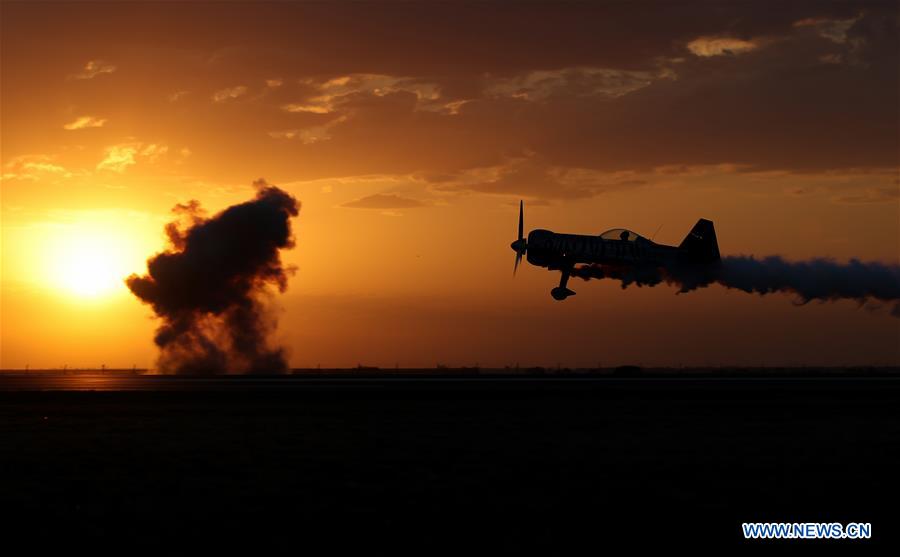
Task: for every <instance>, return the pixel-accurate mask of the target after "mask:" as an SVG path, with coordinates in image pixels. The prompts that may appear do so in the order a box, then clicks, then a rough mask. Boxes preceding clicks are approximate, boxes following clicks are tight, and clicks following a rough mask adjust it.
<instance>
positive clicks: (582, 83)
mask: <svg viewBox="0 0 900 557" xmlns="http://www.w3.org/2000/svg"><path fill="white" fill-rule="evenodd" d="M658 77H659V76H658V75H656V74H654V73H653V72H649V71H628V70H615V69H609V68H578V67H574V68H564V69H560V70H552V71H534V72H528V73H525V74H521V75H517V76H514V77H509V78H491V79H489V80H488V84H487V86H486V87H485V91H484V92H485V95H486V96H488V97H510V98H514V99H522V100H529V101H539V100H544V99H547V98H549V97H552V96H556V95H560V96H580V97H592V96H599V97H606V98H611V99H612V98H616V97H621V96H622V95H627V94H628V93H631V92H632V91H637V90H638V89H642V88H644V87H647V86H648V85H650V84H651V83H652V82H653V81H654V79H657V78H658Z"/></svg>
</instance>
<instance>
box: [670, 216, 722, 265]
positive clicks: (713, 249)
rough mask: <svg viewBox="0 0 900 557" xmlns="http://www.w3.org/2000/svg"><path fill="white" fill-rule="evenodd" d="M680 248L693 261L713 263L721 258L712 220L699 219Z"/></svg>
mask: <svg viewBox="0 0 900 557" xmlns="http://www.w3.org/2000/svg"><path fill="white" fill-rule="evenodd" d="M678 250H679V251H680V252H682V254H683V255H684V256H685V257H686V258H687V259H688V260H689V261H691V262H693V263H713V262H715V261H718V260H719V259H721V256H720V255H719V242H718V241H717V240H716V229H715V227H713V223H712V221H710V220H706V219H700V220H698V221H697V224H695V225H694V228H692V229H691V231H690V232H689V233H688V235H687V236H685V238H684V240H683V241H682V242H681V245H679V246H678Z"/></svg>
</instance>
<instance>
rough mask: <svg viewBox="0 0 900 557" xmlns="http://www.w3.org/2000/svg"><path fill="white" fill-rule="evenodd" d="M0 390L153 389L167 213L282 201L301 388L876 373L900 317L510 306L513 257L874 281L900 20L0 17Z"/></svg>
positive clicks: (602, 7) (610, 5) (195, 5)
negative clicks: (641, 369)
mask: <svg viewBox="0 0 900 557" xmlns="http://www.w3.org/2000/svg"><path fill="white" fill-rule="evenodd" d="M0 24H2V38H0V64H2V65H0V71H2V74H0V77H2V80H0V93H2V97H0V149H2V167H0V172H2V181H0V188H2V212H0V218H2V273H0V293H2V298H0V326H2V330H0V367H2V368H22V367H25V366H26V365H28V366H30V367H31V368H39V367H62V366H63V365H68V366H69V367H76V366H90V367H99V366H100V365H102V364H105V365H106V366H108V367H131V366H132V365H137V366H138V367H153V366H154V362H155V359H156V348H155V346H154V345H153V331H154V329H155V327H156V324H157V323H156V321H155V320H154V319H153V314H152V312H151V311H150V309H149V308H148V307H147V306H145V305H142V304H141V302H140V301H139V300H138V299H137V298H135V297H134V296H132V295H131V293H130V292H129V291H128V290H127V288H126V287H125V285H124V282H123V279H124V278H125V277H126V276H128V275H129V274H131V273H142V272H145V271H146V260H147V258H148V257H150V256H152V255H153V254H154V253H156V252H158V251H160V250H161V249H163V248H165V247H166V244H165V235H164V232H163V227H164V226H165V224H166V223H167V222H169V221H171V220H172V219H173V215H172V213H171V209H172V207H173V206H174V205H175V204H176V203H184V202H187V201H189V200H191V199H196V200H198V201H199V202H200V203H201V205H202V206H203V207H204V208H205V209H206V210H207V212H208V213H209V214H210V215H211V214H214V213H215V212H217V211H219V210H222V209H224V208H225V207H227V206H229V205H231V204H234V203H237V202H241V201H244V200H246V199H249V198H251V197H252V196H253V194H254V189H253V186H252V183H253V182H254V181H255V180H257V179H259V178H264V179H265V180H266V181H267V182H269V183H271V184H275V185H277V186H278V187H280V188H282V189H284V190H286V191H288V192H290V193H291V194H292V195H294V196H295V197H296V198H297V199H298V200H299V201H300V202H301V203H302V209H301V211H300V215H299V217H298V218H297V219H296V220H295V221H294V232H295V236H296V246H295V248H294V249H293V250H291V251H289V252H285V253H284V254H283V258H284V260H285V262H286V263H287V264H289V265H294V266H296V268H297V271H296V273H295V274H294V276H293V277H292V278H291V280H290V283H289V287H288V290H287V291H286V292H285V293H284V294H281V295H273V297H272V300H271V304H272V305H273V307H274V311H275V312H276V314H277V316H278V319H279V326H278V330H277V332H276V334H275V339H276V340H277V341H278V342H280V343H282V344H283V345H284V346H286V347H287V349H288V353H289V357H290V358H289V359H290V363H291V365H293V366H295V367H301V366H303V367H315V366H316V365H321V366H322V367H326V366H327V367H331V366H338V367H345V366H355V365H357V364H364V365H379V366H384V367H393V366H395V365H398V366H400V367H411V366H433V365H435V364H437V363H442V364H446V365H474V364H476V363H477V364H479V365H481V366H504V365H515V364H516V363H519V364H521V365H523V366H526V365H545V366H556V365H557V364H560V365H563V366H596V365H598V364H600V365H604V366H611V365H619V364H642V365H673V366H677V365H718V364H737V365H782V364H786V365H822V364H832V365H844V364H853V365H871V364H878V365H900V320H898V319H897V318H896V317H891V315H890V312H889V311H887V310H886V309H885V308H881V309H878V308H874V309H873V308H861V307H859V305H858V304H857V303H856V302H854V301H838V302H828V303H818V302H813V303H810V304H808V305H805V306H802V307H797V306H796V305H795V304H794V303H793V302H794V301H795V300H794V299H793V298H792V297H791V296H789V295H783V294H774V295H769V296H765V297H760V296H756V295H749V294H745V293H742V292H738V291H734V290H726V289H724V288H722V287H720V286H715V285H713V286H710V287H709V288H705V289H701V290H698V291H695V292H691V293H687V294H676V290H675V289H674V288H673V287H670V286H666V285H660V286H657V287H655V288H646V287H644V288H637V287H630V288H628V289H625V290H622V289H621V287H620V285H619V284H618V283H614V282H612V281H591V282H582V281H581V280H578V279H573V280H572V281H571V283H570V287H571V288H573V290H575V291H576V292H577V293H578V295H577V296H575V297H572V298H570V299H569V300H567V301H565V302H563V303H560V302H556V301H554V300H552V299H551V297H550V295H549V291H550V288H552V287H553V286H555V285H556V284H557V283H558V280H559V276H558V273H551V272H548V271H546V270H545V269H541V268H537V267H533V266H530V265H525V266H524V267H523V268H520V269H519V271H518V274H517V276H516V277H515V279H513V275H512V269H513V260H514V253H513V252H512V251H511V250H510V248H509V243H510V242H511V241H513V240H514V239H515V236H516V219H517V211H518V207H517V206H518V202H519V199H524V201H525V228H526V232H527V230H531V229H532V228H547V229H551V230H555V231H560V232H571V233H580V234H599V233H600V232H602V231H604V230H607V229H609V228H614V227H626V228H630V229H633V230H635V231H636V232H638V233H641V234H644V235H646V236H648V237H650V236H653V235H654V234H655V238H654V239H655V240H656V241H658V242H661V243H666V244H678V243H679V242H680V241H681V239H682V238H683V237H684V236H685V234H686V233H687V232H688V230H690V228H691V226H693V224H694V223H695V222H696V221H697V219H698V218H701V217H704V218H708V219H710V220H713V221H714V222H715V225H716V231H717V234H718V240H719V247H720V249H721V252H722V254H723V255H737V254H745V255H756V256H766V255H781V256H783V257H785V258H787V259H790V260H803V259H809V258H813V257H828V258H832V259H834V260H836V261H842V262H843V261H847V260H849V259H851V258H857V259H862V260H864V261H881V262H885V263H889V264H897V263H898V258H900V256H898V254H900V190H898V187H900V186H898V170H900V162H898V156H900V139H898V130H900V124H898V122H900V113H898V91H900V85H898V67H900V59H898V58H900V54H898V53H900V45H898V8H897V4H896V2H873V3H865V2H847V3H843V2H764V1H760V2H749V1H748V2H658V3H649V2H627V3H626V2H606V3H600V2H596V3H590V4H580V3H559V2H557V3H523V4H512V3H509V2H496V3H490V2H478V3H467V2H449V3H431V2H419V3H405V2H404V3H400V2H387V3H375V2H371V3H369V2H365V3H349V2H323V3H314V4H303V3H286V2H192V3H173V2H118V3H104V2H90V3H87V2H63V3H59V4H54V3H48V2H21V3H20V2H6V1H4V2H3V3H2V22H0Z"/></svg>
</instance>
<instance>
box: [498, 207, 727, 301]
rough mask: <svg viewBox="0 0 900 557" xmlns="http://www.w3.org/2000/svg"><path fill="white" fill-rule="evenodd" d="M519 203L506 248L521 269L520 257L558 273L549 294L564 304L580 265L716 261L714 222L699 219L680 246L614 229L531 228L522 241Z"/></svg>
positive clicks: (622, 265)
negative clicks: (515, 229)
mask: <svg viewBox="0 0 900 557" xmlns="http://www.w3.org/2000/svg"><path fill="white" fill-rule="evenodd" d="M523 212H524V208H523V203H522V202H521V201H519V239H518V240H516V241H515V242H513V243H512V244H510V245H509V246H510V247H511V248H512V249H513V251H515V252H516V265H515V267H513V274H515V273H516V270H518V268H519V262H520V261H521V260H522V255H523V254H526V253H527V254H528V262H529V263H531V264H532V265H536V266H538V267H547V268H548V269H550V270H551V271H561V272H562V277H561V278H560V280H559V286H557V287H556V288H554V289H553V290H551V291H550V295H551V296H553V298H554V299H555V300H565V299H566V298H568V297H569V296H572V295H574V294H575V292H573V291H571V290H569V289H568V288H567V287H566V284H567V283H568V282H569V275H570V274H571V273H572V269H573V268H574V266H575V265H577V264H579V263H587V264H597V265H614V266H617V267H629V266H630V267H641V266H645V267H656V268H659V267H670V266H674V265H684V264H689V265H710V264H712V263H715V262H717V261H719V259H720V257H719V244H718V242H717V241H716V230H715V228H713V223H712V221H708V220H706V219H700V220H698V221H697V224H695V225H694V228H692V229H691V231H690V233H688V235H687V236H686V237H685V239H684V241H682V242H681V244H680V245H679V246H678V247H675V246H666V245H663V244H657V243H656V242H653V241H652V240H648V239H647V238H644V237H643V236H641V235H640V234H635V233H634V232H632V231H630V230H625V229H624V228H613V229H612V230H607V231H606V232H604V233H603V234H600V235H599V236H586V235H583V234H557V233H556V232H552V231H550V230H540V229H538V230H532V231H531V232H529V233H528V239H527V240H526V239H525V238H524V237H523V232H524V231H523V216H524V215H523Z"/></svg>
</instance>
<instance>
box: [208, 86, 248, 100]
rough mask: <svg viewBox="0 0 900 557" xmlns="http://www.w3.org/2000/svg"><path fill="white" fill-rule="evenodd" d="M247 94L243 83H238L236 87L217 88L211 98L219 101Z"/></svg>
mask: <svg viewBox="0 0 900 557" xmlns="http://www.w3.org/2000/svg"><path fill="white" fill-rule="evenodd" d="M246 94H247V87H246V86H244V85H238V86H236V87H226V88H225V89H219V90H218V91H216V92H215V93H213V96H212V100H213V101H215V102H217V103H221V102H225V101H230V100H234V99H236V98H238V97H242V96H244V95H246Z"/></svg>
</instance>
